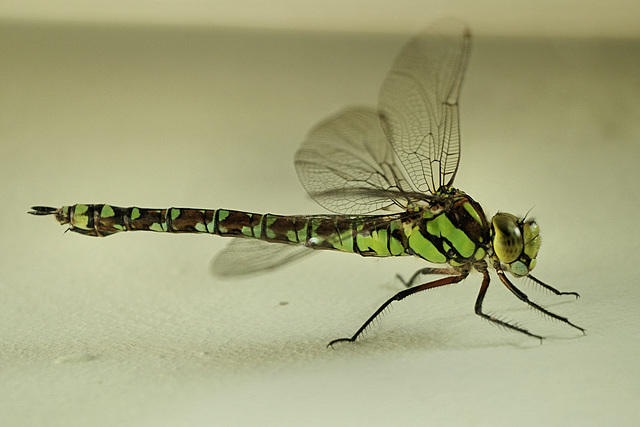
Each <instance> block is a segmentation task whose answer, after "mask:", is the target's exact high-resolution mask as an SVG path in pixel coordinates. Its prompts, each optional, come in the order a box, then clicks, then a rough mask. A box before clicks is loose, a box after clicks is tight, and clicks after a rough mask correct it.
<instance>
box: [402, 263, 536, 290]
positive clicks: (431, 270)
mask: <svg viewBox="0 0 640 427" xmlns="http://www.w3.org/2000/svg"><path fill="white" fill-rule="evenodd" d="M427 274H444V275H447V276H455V275H458V274H460V273H459V272H458V271H456V270H454V269H453V268H433V267H425V268H421V269H420V270H418V271H416V272H415V273H413V275H412V276H411V277H410V278H409V280H407V281H405V280H404V278H403V277H402V276H401V275H399V274H396V278H397V279H398V280H400V281H401V282H402V284H403V285H404V286H405V287H407V288H410V287H412V286H413V284H414V283H415V281H416V279H417V278H418V276H422V275H427ZM534 280H535V279H534Z"/></svg>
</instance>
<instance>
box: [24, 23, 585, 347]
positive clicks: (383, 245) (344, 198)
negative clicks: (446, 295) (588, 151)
mask: <svg viewBox="0 0 640 427" xmlns="http://www.w3.org/2000/svg"><path fill="white" fill-rule="evenodd" d="M470 47H471V34H470V31H469V29H468V28H467V27H466V26H465V25H464V24H463V23H460V22H458V21H443V22H440V23H438V24H435V25H433V26H431V27H429V28H427V29H426V30H424V31H423V32H422V33H420V34H418V35H417V36H416V37H414V38H413V39H411V40H410V41H409V42H408V43H407V44H406V45H405V46H404V48H403V49H402V50H401V52H400V54H399V55H398V56H397V57H396V59H395V61H394V62H393V64H392V66H391V69H390V71H389V72H388V74H387V75H386V77H385V79H384V81H383V83H382V86H381V89H380V92H379V96H378V106H377V109H376V108H370V107H351V108H347V109H345V110H343V111H341V112H340V113H338V114H336V115H334V116H332V117H329V118H328V119H325V120H324V121H322V122H320V123H319V124H318V125H316V126H315V127H314V128H313V129H312V130H311V131H310V132H309V133H308V135H307V136H306V139H305V140H304V141H303V143H302V145H301V147H300V149H299V150H298V151H297V152H296V154H295V167H296V171H297V173H298V176H299V178H300V181H301V183H302V185H303V186H304V188H305V190H306V191H307V193H308V194H309V195H310V196H311V197H312V198H313V199H314V200H315V201H316V202H317V203H318V204H320V205H321V206H322V207H324V208H326V209H328V210H329V211H330V212H332V213H331V214H322V215H293V216H283V215H274V214H269V213H266V214H260V213H252V212H243V211H237V210H228V209H193V208H176V207H172V208H166V209H147V208H139V207H118V206H113V205H109V204H75V205H70V206H63V207H61V208H53V207H48V206H34V207H32V208H31V209H32V210H31V211H29V213H30V214H33V215H52V216H54V217H55V219H56V220H57V221H58V222H59V223H60V224H63V225H68V230H70V231H73V232H76V233H79V234H83V235H86V236H99V237H103V236H110V235H112V234H116V233H121V232H126V231H137V230H144V231H155V232H161V233H202V234H213V235H218V236H224V237H234V238H235V239H233V240H232V241H231V242H230V244H229V245H228V246H227V248H226V249H225V250H223V251H222V252H221V253H220V254H219V255H218V256H217V257H216V259H215V260H214V263H213V266H214V272H215V273H217V274H219V275H222V276H234V275H240V274H246V273H250V272H255V271H261V270H268V269H271V268H274V267H277V266H280V265H282V264H285V263H287V262H291V261H293V260H297V259H299V258H302V257H304V256H306V255H308V254H310V253H313V252H314V250H331V251H341V252H348V253H355V254H358V255H361V256H364V257H396V256H413V257H417V258H421V259H422V260H424V261H427V262H428V264H427V265H428V266H425V267H424V268H421V269H420V270H418V271H417V272H415V274H413V275H412V276H411V277H410V279H409V280H408V281H404V280H403V283H404V285H405V288H404V289H403V290H401V291H399V292H397V293H396V294H395V295H393V296H391V297H390V298H389V299H388V300H386V301H385V302H384V303H383V304H382V305H380V307H379V308H378V309H377V310H376V311H375V312H374V313H373V314H372V315H371V316H370V317H369V318H368V319H367V320H366V321H365V322H364V323H363V324H362V326H361V327H360V328H359V329H358V330H357V331H356V332H355V333H354V334H353V335H351V336H349V337H346V338H339V339H335V340H333V341H331V342H330V343H329V346H333V345H334V344H336V343H339V342H353V341H356V340H357V339H358V338H360V337H361V336H362V335H363V334H364V332H365V331H366V330H367V329H368V328H369V327H370V326H371V325H372V322H373V321H374V319H376V318H377V317H378V316H379V315H380V314H381V313H382V312H383V311H384V310H385V309H386V308H387V307H389V305H391V304H392V303H393V302H396V301H400V300H402V299H404V298H406V297H408V296H410V295H413V294H416V293H418V292H422V291H425V290H427V289H433V288H437V287H440V286H445V285H452V284H455V283H458V282H461V281H462V280H464V279H465V278H467V276H468V275H469V274H470V273H471V272H472V271H476V272H479V273H480V274H481V275H482V282H481V285H480V291H479V293H478V295H477V298H476V301H475V313H476V314H477V315H479V316H480V317H482V318H484V319H487V320H488V321H490V322H491V323H493V324H496V325H500V326H502V327H504V328H506V329H508V330H511V331H515V332H519V333H522V334H524V335H528V336H530V337H533V338H537V339H539V340H541V341H542V339H543V338H544V337H543V336H542V335H540V334H536V333H533V332H530V331H529V330H528V329H526V328H524V327H523V326H521V325H518V324H515V323H510V322H509V321H507V320H504V319H501V318H498V317H496V316H495V315H492V314H488V313H486V312H485V311H484V310H483V301H484V299H485V296H486V294H487V290H488V288H489V283H490V278H491V275H490V271H491V270H493V271H494V272H495V274H497V277H498V279H499V280H500V282H501V283H502V284H503V285H504V286H505V287H506V288H507V289H508V290H509V291H511V293H513V295H515V296H516V297H517V298H518V299H519V300H521V301H522V302H524V303H525V304H527V305H529V306H530V307H532V308H533V309H535V310H536V311H538V312H541V313H543V314H544V315H546V316H548V317H550V318H553V319H556V320H558V321H560V322H562V323H564V324H566V325H568V326H570V327H573V328H575V329H577V330H578V331H580V332H582V333H583V334H584V333H585V329H583V328H582V327H580V326H577V325H575V324H574V323H572V322H571V321H569V319H568V318H566V317H563V316H560V315H558V314H555V313H553V312H551V311H549V310H547V309H546V308H543V307H542V306H540V305H539V304H537V303H536V302H534V301H532V300H530V299H529V297H528V296H527V295H526V294H525V293H524V292H522V291H521V290H520V289H518V288H517V287H516V286H515V285H514V284H513V282H512V281H511V280H510V279H509V277H508V276H507V273H508V274H510V275H512V276H514V277H515V278H522V277H526V278H528V279H530V280H531V281H533V282H535V283H536V284H538V285H539V286H541V287H542V288H545V289H547V290H548V291H551V292H552V293H554V294H556V295H572V296H574V297H575V298H578V297H579V294H578V293H576V292H561V291H559V290H557V289H556V288H554V287H552V286H550V285H548V284H546V283H544V282H542V281H541V280H539V279H537V278H536V277H534V276H533V275H531V270H533V268H534V267H535V266H536V257H537V255H538V251H539V249H540V230H539V227H538V225H537V223H536V222H535V221H534V220H533V219H526V218H523V217H518V216H516V215H513V214H509V213H504V212H498V213H497V214H495V215H494V216H493V217H492V218H491V220H489V219H488V217H487V216H486V215H485V213H484V211H483V209H482V207H481V206H480V204H479V203H478V202H476V201H475V200H474V199H472V198H471V196H469V195H468V194H466V193H464V192H463V191H461V190H459V189H457V188H455V187H453V183H454V179H455V177H456V173H457V171H458V166H459V164H460V129H459V113H458V105H459V102H458V100H459V95H460V88H461V85H462V81H463V76H464V73H465V70H466V67H467V63H468V59H469V53H470ZM432 275H437V276H443V277H440V278H437V279H435V280H431V281H426V283H421V281H420V280H419V279H421V278H422V277H424V276H431V277H434V276H432ZM416 283H418V284H417V285H416Z"/></svg>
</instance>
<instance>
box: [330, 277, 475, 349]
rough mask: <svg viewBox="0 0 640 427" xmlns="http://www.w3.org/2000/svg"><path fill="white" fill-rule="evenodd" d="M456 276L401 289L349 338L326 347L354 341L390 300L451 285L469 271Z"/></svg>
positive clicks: (338, 340)
mask: <svg viewBox="0 0 640 427" xmlns="http://www.w3.org/2000/svg"><path fill="white" fill-rule="evenodd" d="M456 274H457V275H456V276H450V277H444V278H442V279H438V280H434V281H433V282H429V283H425V284H423V285H419V286H415V287H413V288H409V289H405V290H403V291H400V292H398V293H397V294H395V295H394V296H393V297H391V298H389V299H388V300H387V301H386V302H385V303H384V304H382V305H381V306H380V307H379V308H378V309H377V310H376V311H375V313H373V314H372V315H371V317H369V318H368V319H367V321H366V322H364V324H363V325H362V326H361V327H360V329H358V330H357V331H356V333H355V334H353V336H352V337H351V338H338V339H336V340H333V341H331V342H330V343H329V344H327V347H332V346H333V345H334V344H335V343H338V342H343V341H348V342H354V341H355V340H357V339H358V337H359V336H360V335H362V333H363V332H364V331H365V330H366V329H367V327H368V326H369V325H370V324H371V322H373V320H374V319H375V318H376V317H378V316H379V315H380V313H382V312H383V311H384V309H385V308H387V307H388V306H389V305H390V304H391V303H392V302H394V301H400V300H403V299H405V298H406V297H408V296H409V295H413V294H415V293H416V292H420V291H426V290H427V289H432V288H437V287H438V286H445V285H452V284H454V283H458V282H460V281H461V280H463V279H464V278H465V277H467V276H468V275H469V273H466V272H464V273H462V274H460V273H457V272H456Z"/></svg>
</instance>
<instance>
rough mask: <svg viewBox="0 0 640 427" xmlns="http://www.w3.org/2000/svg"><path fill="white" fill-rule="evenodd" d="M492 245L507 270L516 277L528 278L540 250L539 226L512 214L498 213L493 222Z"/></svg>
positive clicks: (496, 255) (495, 254)
mask: <svg viewBox="0 0 640 427" xmlns="http://www.w3.org/2000/svg"><path fill="white" fill-rule="evenodd" d="M491 245H492V247H493V253H494V256H495V257H496V258H497V260H498V261H499V262H500V263H502V264H503V267H504V269H505V270H508V271H510V272H511V273H512V274H514V275H515V276H526V275H527V274H529V272H530V271H531V270H533V268H534V267H535V266H536V256H538V250H539V249H540V230H539V228H538V224H536V222H535V221H533V220H530V221H524V220H522V219H520V218H518V217H516V216H515V215H512V214H508V213H502V212H500V213H497V214H496V215H495V216H494V217H493V219H492V220H491Z"/></svg>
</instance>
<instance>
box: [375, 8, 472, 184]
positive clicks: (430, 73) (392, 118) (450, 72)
mask: <svg viewBox="0 0 640 427" xmlns="http://www.w3.org/2000/svg"><path fill="white" fill-rule="evenodd" d="M470 41H471V36H470V33H469V30H468V29H467V28H466V27H465V26H464V25H463V24H462V23H460V22H458V21H454V20H447V21H442V22H440V23H439V24H436V25H435V26H433V27H430V28H429V29H427V30H426V31H425V32H423V33H422V34H420V35H418V36H417V37H415V38H414V39H413V40H411V41H410V42H409V43H408V44H407V45H406V46H405V47H404V49H403V50H402V51H401V52H400V54H399V55H398V57H397V58H396V60H395V62H394V64H393V65H392V67H391V70H390V71H389V74H388V75H387V77H386V78H385V80H384V82H383V84H382V87H381V89H380V94H379V98H378V107H379V110H380V115H381V119H382V127H383V129H384V132H385V134H386V135H387V137H388V139H389V142H390V143H391V145H392V146H393V149H394V151H395V153H396V155H397V156H398V158H399V159H400V162H401V164H402V165H403V167H404V168H405V170H406V173H407V176H408V177H409V179H410V180H411V182H412V184H413V186H414V188H415V189H416V190H418V191H420V192H430V193H432V194H434V193H435V192H436V191H437V190H438V189H439V188H440V187H441V186H443V185H451V184H453V180H454V178H455V175H456V171H457V170H458V163H459V161H460V133H459V128H458V95H459V93H460V85H461V84H462V78H463V75H464V71H465V68H466V66H467V59H468V57H469V50H470Z"/></svg>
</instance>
